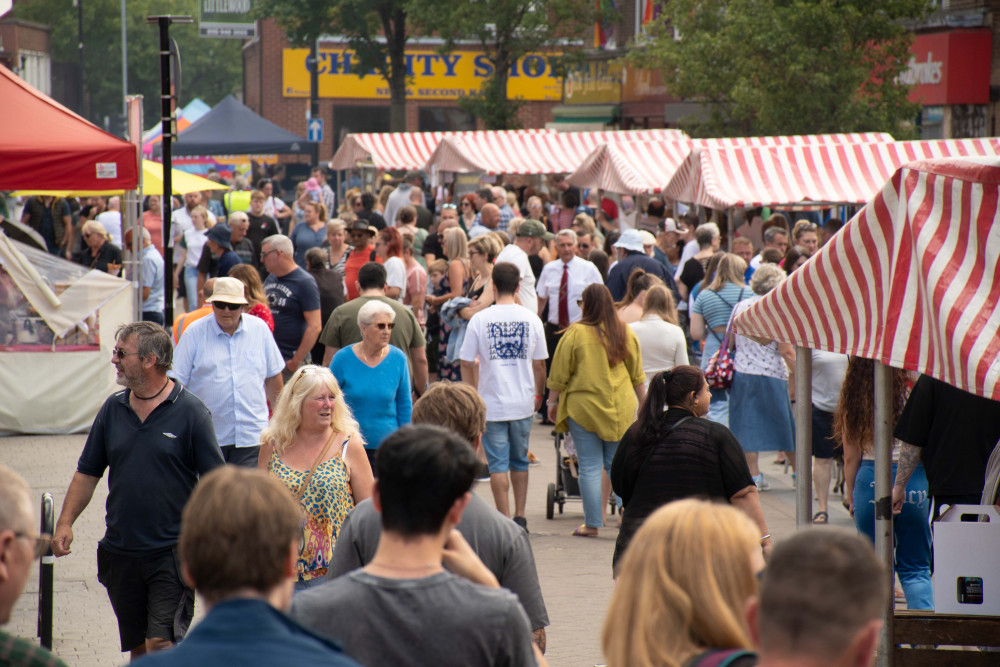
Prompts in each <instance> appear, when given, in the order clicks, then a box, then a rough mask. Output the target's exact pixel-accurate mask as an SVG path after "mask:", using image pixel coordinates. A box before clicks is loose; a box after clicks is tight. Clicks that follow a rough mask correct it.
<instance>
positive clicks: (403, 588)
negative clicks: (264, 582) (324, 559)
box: [291, 570, 537, 667]
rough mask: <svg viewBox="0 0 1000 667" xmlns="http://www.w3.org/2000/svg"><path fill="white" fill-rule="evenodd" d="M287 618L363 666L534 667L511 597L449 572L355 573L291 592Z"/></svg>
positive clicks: (524, 622) (522, 619)
mask: <svg viewBox="0 0 1000 667" xmlns="http://www.w3.org/2000/svg"><path fill="white" fill-rule="evenodd" d="M291 615H292V617H293V618H294V619H295V620H297V621H298V622H299V623H302V624H303V625H305V626H306V627H309V628H311V629H313V630H315V631H317V632H320V633H322V634H325V635H328V636H329V637H331V638H332V639H335V640H337V641H338V642H340V644H341V646H343V648H344V652H345V653H347V655H349V656H351V657H352V658H354V659H355V660H357V661H358V662H360V663H361V664H364V665H395V666H399V667H402V666H404V665H413V666H414V667H416V666H418V665H419V666H423V665H434V666H435V667H448V666H449V665H454V666H455V667H476V666H479V665H483V666H486V665H490V666H493V665H495V666H497V667H501V666H504V665H512V666H513V665H516V666H518V667H520V666H522V665H527V666H531V665H536V664H537V662H536V660H535V656H534V653H533V650H532V641H531V629H530V628H529V627H528V617H527V616H526V615H525V613H524V610H523V609H521V605H520V604H518V602H517V598H516V597H514V594H513V593H511V592H510V591H505V590H503V589H496V588H486V587H485V586H479V585H477V584H473V583H472V582H470V581H467V580H466V579H462V578H461V577H458V576H456V575H454V574H452V573H450V572H441V573H439V574H435V575H431V576H429V577H423V578H420V579H386V578H383V577H376V576H373V575H371V574H368V573H367V572H365V571H364V570H355V571H354V572H351V573H349V574H347V575H345V576H343V577H340V578H338V579H334V580H332V581H330V580H328V581H325V582H323V584H322V585H320V586H317V587H315V588H311V589H308V590H305V591H303V592H301V593H299V594H298V595H296V596H295V598H294V600H293V601H292V611H291Z"/></svg>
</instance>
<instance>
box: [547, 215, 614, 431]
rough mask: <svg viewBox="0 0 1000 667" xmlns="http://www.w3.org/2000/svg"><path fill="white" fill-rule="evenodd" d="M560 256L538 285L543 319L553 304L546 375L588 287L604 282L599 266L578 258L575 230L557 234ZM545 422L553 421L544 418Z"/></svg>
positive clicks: (578, 317) (578, 316)
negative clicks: (546, 310)
mask: <svg viewBox="0 0 1000 667" xmlns="http://www.w3.org/2000/svg"><path fill="white" fill-rule="evenodd" d="M556 253H558V255H559V259H558V260H557V261H555V262H549V263H548V264H546V265H545V266H544V267H543V268H542V273H541V275H540V276H539V277H538V284H537V285H536V286H535V287H536V292H537V293H538V314H539V316H541V315H542V313H543V312H545V306H546V305H547V304H548V305H549V316H548V320H547V321H546V322H545V345H546V347H547V348H548V351H549V358H548V359H546V360H545V373H546V376H547V375H548V372H549V369H550V367H551V365H552V356H553V355H554V354H555V351H556V346H557V345H558V344H559V340H560V339H561V338H562V335H563V332H564V331H565V330H566V329H567V328H568V327H569V325H571V324H573V323H574V322H576V321H577V320H579V319H580V317H581V315H582V314H583V313H582V312H581V310H580V305H579V301H580V299H581V298H583V290H584V289H586V287H587V285H590V284H592V283H600V282H602V280H601V272H600V271H598V270H597V267H596V266H594V264H593V263H592V262H590V261H588V260H586V259H582V258H580V257H578V256H577V254H576V232H574V231H573V230H572V229H564V230H562V231H560V232H559V233H558V234H556ZM550 300H551V303H549V302H550ZM546 393H547V392H546ZM542 423H543V424H544V423H549V422H548V420H547V419H543V420H542Z"/></svg>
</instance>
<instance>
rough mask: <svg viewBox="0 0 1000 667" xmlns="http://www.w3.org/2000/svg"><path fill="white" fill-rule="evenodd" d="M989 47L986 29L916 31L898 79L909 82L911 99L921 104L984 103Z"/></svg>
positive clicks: (988, 87) (986, 100)
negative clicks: (920, 32)
mask: <svg viewBox="0 0 1000 667" xmlns="http://www.w3.org/2000/svg"><path fill="white" fill-rule="evenodd" d="M991 48H992V32H991V31H990V30H988V29H972V30H951V31H948V32H935V33H928V34H921V35H917V36H916V39H914V41H913V47H912V48H911V49H910V54H911V55H910V60H909V62H908V68H907V69H905V70H903V72H902V74H900V75H899V81H900V82H901V83H905V84H909V85H912V86H913V88H912V89H911V90H910V95H909V99H910V101H911V102H918V103H920V104H922V105H924V106H934V105H949V104H987V103H988V102H989V101H990V57H991Z"/></svg>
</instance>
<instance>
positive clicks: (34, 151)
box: [0, 65, 139, 190]
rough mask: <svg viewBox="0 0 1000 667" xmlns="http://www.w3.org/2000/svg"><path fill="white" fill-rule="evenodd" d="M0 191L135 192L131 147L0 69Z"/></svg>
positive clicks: (136, 171) (135, 160) (135, 169)
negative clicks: (0, 101)
mask: <svg viewBox="0 0 1000 667" xmlns="http://www.w3.org/2000/svg"><path fill="white" fill-rule="evenodd" d="M0 100H3V102H2V103H0V190H27V189H35V190H134V189H135V188H136V187H138V185H139V162H138V153H137V151H136V148H135V146H133V145H132V144H130V143H129V142H127V141H124V140H123V139H118V138H117V137H114V136H112V135H110V134H108V133H107V132H105V131H103V130H101V129H99V128H97V127H96V126H95V125H92V124H91V123H89V122H88V121H86V120H84V119H83V118H81V117H80V116H78V115H76V114H75V113H73V112H72V111H70V110H69V109H67V108H66V107H64V106H62V105H61V104H59V103H58V102H56V101H54V100H52V99H51V98H49V97H47V96H46V95H44V94H42V93H41V92H39V91H38V90H36V89H34V88H32V87H31V86H29V85H28V84H27V83H25V82H24V81H23V80H22V79H21V78H19V77H18V76H16V75H14V73H13V72H11V71H10V70H9V69H7V68H6V67H3V66H2V65H0Z"/></svg>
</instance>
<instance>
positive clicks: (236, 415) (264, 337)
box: [170, 313, 285, 447]
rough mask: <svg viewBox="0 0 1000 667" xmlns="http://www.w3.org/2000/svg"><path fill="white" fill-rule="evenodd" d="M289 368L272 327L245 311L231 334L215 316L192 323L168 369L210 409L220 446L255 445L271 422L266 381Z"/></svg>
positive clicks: (182, 337) (175, 351)
mask: <svg viewBox="0 0 1000 667" xmlns="http://www.w3.org/2000/svg"><path fill="white" fill-rule="evenodd" d="M284 368H285V361H284V360H283V359H282V357H281V351H280V350H279V349H278V345H277V343H275V342H274V337H273V336H272V335H271V331H270V329H268V327H267V325H266V324H265V323H264V321H263V320H262V319H260V318H258V317H253V316H252V315H248V314H246V313H244V314H243V316H242V317H241V318H240V323H239V326H237V328H236V331H235V332H234V333H233V335H232V336H230V335H229V334H227V333H226V332H224V331H223V330H222V328H221V327H220V326H219V323H218V322H217V321H216V319H215V315H214V314H213V315H208V316H206V317H203V318H201V319H200V320H198V321H197V322H194V323H192V324H191V326H189V327H188V328H187V329H186V330H185V331H184V335H183V336H181V338H180V342H179V343H178V344H177V349H176V350H174V365H173V370H172V371H170V375H172V376H173V377H174V378H175V379H177V380H178V381H179V382H180V383H181V384H182V385H184V386H185V387H187V388H188V389H189V390H191V392H192V393H194V394H195V396H197V397H198V398H200V399H201V400H202V401H204V403H205V405H207V406H208V409H209V410H211V411H212V421H213V422H214V424H215V436H216V439H217V440H218V441H219V444H220V445H236V446H237V447H253V446H255V445H259V444H260V434H261V431H263V430H264V427H265V426H267V394H266V393H265V391H264V380H266V379H267V378H271V377H274V376H275V375H279V374H280V373H281V371H282V370H284Z"/></svg>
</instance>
